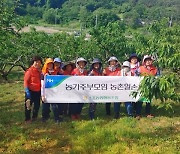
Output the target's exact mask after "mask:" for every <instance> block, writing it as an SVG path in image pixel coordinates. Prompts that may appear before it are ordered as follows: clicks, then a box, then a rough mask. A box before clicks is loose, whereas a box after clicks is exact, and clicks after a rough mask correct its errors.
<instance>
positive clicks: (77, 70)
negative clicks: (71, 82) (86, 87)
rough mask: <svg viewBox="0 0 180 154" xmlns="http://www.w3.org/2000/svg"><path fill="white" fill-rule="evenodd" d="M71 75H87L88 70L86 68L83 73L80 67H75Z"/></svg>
mask: <svg viewBox="0 0 180 154" xmlns="http://www.w3.org/2000/svg"><path fill="white" fill-rule="evenodd" d="M71 75H77V76H86V75H87V71H86V70H84V72H83V73H81V72H80V71H79V69H78V68H75V69H74V70H73V71H72V73H71Z"/></svg>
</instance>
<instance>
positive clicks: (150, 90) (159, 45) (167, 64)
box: [134, 19, 180, 107]
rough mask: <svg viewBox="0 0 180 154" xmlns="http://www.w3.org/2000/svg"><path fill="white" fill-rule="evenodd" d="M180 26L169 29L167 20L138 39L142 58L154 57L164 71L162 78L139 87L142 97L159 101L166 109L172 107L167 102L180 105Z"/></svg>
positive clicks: (136, 43) (137, 45)
mask: <svg viewBox="0 0 180 154" xmlns="http://www.w3.org/2000/svg"><path fill="white" fill-rule="evenodd" d="M179 33H180V26H179V25H174V26H173V27H169V26H168V20H167V19H163V20H162V21H161V22H154V23H153V24H152V25H150V27H149V36H148V35H140V34H139V35H136V39H135V40H134V45H135V48H136V49H137V51H138V53H139V54H141V55H144V54H151V55H153V56H155V63H156V66H157V67H159V68H160V69H161V70H162V75H161V76H159V77H152V76H148V77H145V78H144V80H143V81H142V83H141V85H140V93H141V95H142V96H144V97H146V98H148V99H149V100H152V99H153V98H155V99H160V100H161V101H162V102H163V103H162V105H165V106H166V107H171V105H170V103H164V102H167V100H173V101H175V102H180V94H179V86H180V85H179V83H180V79H179V75H180V59H179V57H180V45H179Z"/></svg>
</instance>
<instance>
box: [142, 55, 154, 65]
mask: <svg viewBox="0 0 180 154" xmlns="http://www.w3.org/2000/svg"><path fill="white" fill-rule="evenodd" d="M146 59H151V60H153V59H152V56H150V55H145V56H144V58H143V61H142V62H143V63H144V62H145V60H146Z"/></svg>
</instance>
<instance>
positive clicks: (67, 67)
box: [66, 64, 73, 72]
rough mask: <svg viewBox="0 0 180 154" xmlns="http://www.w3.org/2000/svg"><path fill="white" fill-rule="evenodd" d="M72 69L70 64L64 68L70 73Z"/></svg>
mask: <svg viewBox="0 0 180 154" xmlns="http://www.w3.org/2000/svg"><path fill="white" fill-rule="evenodd" d="M72 69H73V67H72V65H71V64H69V65H67V66H66V71H68V72H71V71H72Z"/></svg>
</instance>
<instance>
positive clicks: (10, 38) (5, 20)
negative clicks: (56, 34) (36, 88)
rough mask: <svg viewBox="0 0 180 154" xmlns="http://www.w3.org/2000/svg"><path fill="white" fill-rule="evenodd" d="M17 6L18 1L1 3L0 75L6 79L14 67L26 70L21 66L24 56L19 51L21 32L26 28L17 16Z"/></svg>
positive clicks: (3, 0)
mask: <svg viewBox="0 0 180 154" xmlns="http://www.w3.org/2000/svg"><path fill="white" fill-rule="evenodd" d="M17 5H18V1H14V3H8V2H7V1H6V0H2V1H0V36H1V37H0V74H1V76H2V77H3V78H5V79H7V75H8V74H9V73H10V71H11V70H12V69H13V67H14V66H17V65H18V66H21V67H22V68H24V66H23V65H22V64H21V57H22V55H21V54H20V53H19V52H18V50H17V48H18V42H19V39H20V37H21V35H20V34H19V30H20V29H21V27H22V26H24V23H23V22H21V20H19V19H18V16H17V15H16V14H15V8H16V7H17ZM15 29H16V30H15Z"/></svg>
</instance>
